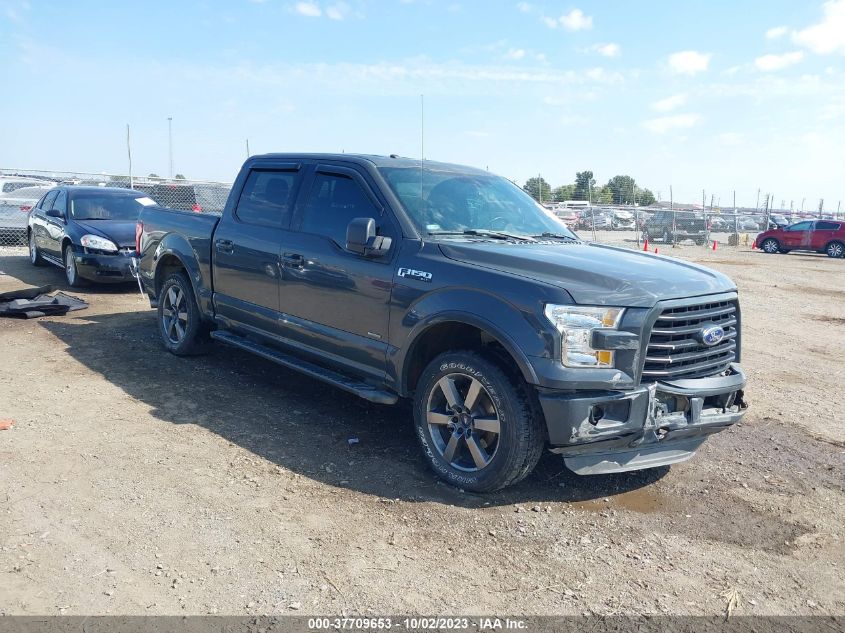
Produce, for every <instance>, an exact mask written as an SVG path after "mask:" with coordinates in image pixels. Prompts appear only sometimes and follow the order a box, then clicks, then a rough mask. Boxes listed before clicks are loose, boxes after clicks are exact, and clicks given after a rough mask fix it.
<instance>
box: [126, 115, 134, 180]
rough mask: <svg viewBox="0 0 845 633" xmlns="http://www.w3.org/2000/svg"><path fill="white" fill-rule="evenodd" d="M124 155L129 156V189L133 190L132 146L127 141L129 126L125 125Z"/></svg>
mask: <svg viewBox="0 0 845 633" xmlns="http://www.w3.org/2000/svg"><path fill="white" fill-rule="evenodd" d="M126 153H127V154H128V156H129V188H130V189H134V188H135V182H134V181H133V180H132V144H131V142H130V139H129V124H128V123H127V124H126Z"/></svg>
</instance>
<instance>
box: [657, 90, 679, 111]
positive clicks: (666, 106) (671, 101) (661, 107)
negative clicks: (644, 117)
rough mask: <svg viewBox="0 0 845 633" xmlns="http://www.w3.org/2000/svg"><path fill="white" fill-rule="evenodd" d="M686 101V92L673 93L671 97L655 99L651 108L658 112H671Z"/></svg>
mask: <svg viewBox="0 0 845 633" xmlns="http://www.w3.org/2000/svg"><path fill="white" fill-rule="evenodd" d="M686 102H687V96H686V95H685V94H678V95H672V96H671V97H666V98H665V99H660V101H655V102H654V103H652V104H651V109H652V110H656V111H657V112H671V111H672V110H674V109H675V108H680V107H681V106H682V105H684V104H685V103H686Z"/></svg>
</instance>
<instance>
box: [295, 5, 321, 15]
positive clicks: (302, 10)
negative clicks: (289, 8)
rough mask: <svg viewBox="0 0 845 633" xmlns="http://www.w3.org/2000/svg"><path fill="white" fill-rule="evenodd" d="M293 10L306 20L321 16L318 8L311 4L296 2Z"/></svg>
mask: <svg viewBox="0 0 845 633" xmlns="http://www.w3.org/2000/svg"><path fill="white" fill-rule="evenodd" d="M294 10H295V11H296V12H297V13H298V14H299V15H304V16H305V17H307V18H319V17H320V16H321V15H322V14H323V12H322V11H321V10H320V7H318V6H317V5H316V4H315V3H313V2H297V3H296V6H295V7H294Z"/></svg>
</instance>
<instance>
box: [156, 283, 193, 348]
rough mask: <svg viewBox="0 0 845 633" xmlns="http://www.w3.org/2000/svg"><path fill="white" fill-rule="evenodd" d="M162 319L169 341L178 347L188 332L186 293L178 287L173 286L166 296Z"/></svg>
mask: <svg viewBox="0 0 845 633" xmlns="http://www.w3.org/2000/svg"><path fill="white" fill-rule="evenodd" d="M161 318H162V324H163V325H164V332H165V335H166V336H167V338H168V340H169V341H170V342H171V343H173V344H175V345H178V344H179V343H180V342H181V341H182V339H183V338H185V333H186V332H187V331H188V306H187V304H186V302H185V293H184V292H183V291H182V289H181V288H179V287H178V286H171V287H170V288H169V289H168V291H167V293H166V294H165V295H164V305H163V306H162V310H161Z"/></svg>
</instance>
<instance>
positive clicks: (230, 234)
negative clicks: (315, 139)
mask: <svg viewBox="0 0 845 633" xmlns="http://www.w3.org/2000/svg"><path fill="white" fill-rule="evenodd" d="M299 181H300V166H299V165H297V164H290V163H282V164H267V165H262V166H261V167H260V168H256V169H253V170H251V171H250V173H249V174H248V175H247V177H246V179H245V181H244V183H243V187H242V189H241V192H240V195H239V197H238V201H237V205H236V206H235V207H234V208H233V209H231V210H229V209H227V211H226V213H224V215H223V217H222V218H221V219H220V222H219V224H218V225H217V228H216V230H215V232H214V237H213V240H212V265H213V279H214V305H215V311H216V314H217V315H218V316H219V317H222V318H223V319H225V320H227V321H228V325H227V326H228V327H235V326H242V327H243V328H245V329H247V330H249V331H260V332H266V333H270V334H278V331H279V277H280V274H281V268H280V261H279V248H280V244H282V242H283V241H285V240H284V238H285V235H286V233H287V232H288V227H289V226H290V221H291V211H292V205H293V201H294V200H295V197H296V193H297V189H298V187H299Z"/></svg>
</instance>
